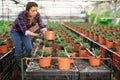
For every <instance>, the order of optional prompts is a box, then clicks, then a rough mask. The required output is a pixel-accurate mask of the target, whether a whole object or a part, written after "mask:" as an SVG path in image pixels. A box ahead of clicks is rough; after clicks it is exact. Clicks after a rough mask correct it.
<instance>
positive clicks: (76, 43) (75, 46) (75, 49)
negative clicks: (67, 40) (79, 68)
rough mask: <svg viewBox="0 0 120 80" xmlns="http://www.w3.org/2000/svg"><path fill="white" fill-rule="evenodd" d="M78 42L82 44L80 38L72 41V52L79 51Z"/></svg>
mask: <svg viewBox="0 0 120 80" xmlns="http://www.w3.org/2000/svg"><path fill="white" fill-rule="evenodd" d="M80 42H82V38H80V37H79V38H76V39H75V40H74V45H73V46H74V51H79V47H80Z"/></svg>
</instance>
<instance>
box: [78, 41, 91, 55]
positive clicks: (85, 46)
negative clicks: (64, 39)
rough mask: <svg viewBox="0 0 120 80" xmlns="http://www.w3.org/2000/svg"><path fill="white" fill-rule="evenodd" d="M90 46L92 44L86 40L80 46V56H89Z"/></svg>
mask: <svg viewBox="0 0 120 80" xmlns="http://www.w3.org/2000/svg"><path fill="white" fill-rule="evenodd" d="M88 48H90V45H89V44H88V43H86V42H84V43H83V44H82V45H81V46H80V50H79V57H88V52H87V49H88Z"/></svg>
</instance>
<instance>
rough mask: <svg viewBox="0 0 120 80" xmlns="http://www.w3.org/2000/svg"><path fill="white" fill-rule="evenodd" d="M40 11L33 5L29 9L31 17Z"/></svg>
mask: <svg viewBox="0 0 120 80" xmlns="http://www.w3.org/2000/svg"><path fill="white" fill-rule="evenodd" d="M37 12H38V7H34V6H33V7H31V8H30V10H29V11H28V13H29V17H35V16H36V15H37Z"/></svg>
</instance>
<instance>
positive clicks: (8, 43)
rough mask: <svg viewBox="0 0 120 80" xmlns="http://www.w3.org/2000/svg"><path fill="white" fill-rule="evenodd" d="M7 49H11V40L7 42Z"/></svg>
mask: <svg viewBox="0 0 120 80" xmlns="http://www.w3.org/2000/svg"><path fill="white" fill-rule="evenodd" d="M7 47H8V48H12V47H13V42H12V40H11V39H9V40H7Z"/></svg>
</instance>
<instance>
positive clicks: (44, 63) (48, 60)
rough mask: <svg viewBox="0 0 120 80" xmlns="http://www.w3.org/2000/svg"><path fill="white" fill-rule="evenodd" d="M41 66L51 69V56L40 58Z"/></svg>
mask: <svg viewBox="0 0 120 80" xmlns="http://www.w3.org/2000/svg"><path fill="white" fill-rule="evenodd" d="M39 66H40V67H50V66H51V56H49V57H43V58H40V59H39Z"/></svg>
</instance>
